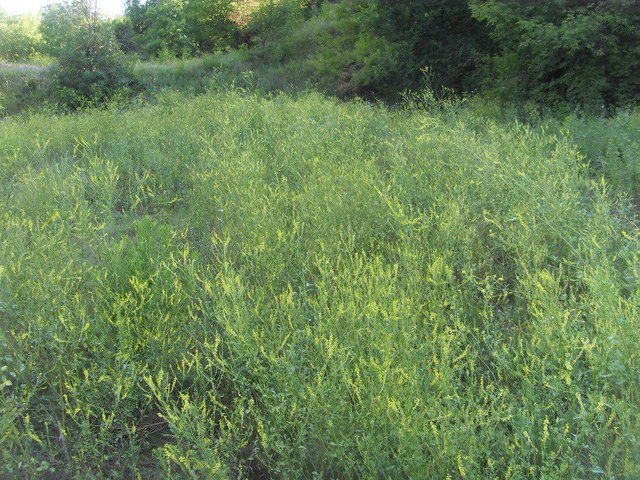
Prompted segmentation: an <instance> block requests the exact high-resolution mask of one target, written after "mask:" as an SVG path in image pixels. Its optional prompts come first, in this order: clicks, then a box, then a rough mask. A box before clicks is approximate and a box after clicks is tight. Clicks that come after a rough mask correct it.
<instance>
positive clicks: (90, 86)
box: [41, 0, 134, 110]
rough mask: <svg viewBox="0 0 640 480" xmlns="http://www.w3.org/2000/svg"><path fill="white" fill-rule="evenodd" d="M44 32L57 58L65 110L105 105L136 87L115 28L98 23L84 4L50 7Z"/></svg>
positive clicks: (76, 0) (58, 90) (56, 77)
mask: <svg viewBox="0 0 640 480" xmlns="http://www.w3.org/2000/svg"><path fill="white" fill-rule="evenodd" d="M41 30H42V32H43V36H44V38H45V40H46V42H47V45H49V51H50V52H51V53H52V54H55V55H56V57H57V64H56V67H55V69H54V70H53V72H52V77H53V88H54V95H55V97H56V100H57V103H58V104H59V105H60V106H61V107H62V108H63V109H70V110H74V109H77V108H81V107H85V106H91V105H100V104H104V103H105V102H107V101H109V100H111V99H112V98H113V97H114V96H116V95H122V94H123V93H124V94H126V92H127V91H129V90H131V89H132V88H133V87H134V84H133V80H132V76H131V72H130V68H129V66H128V65H127V62H126V61H125V58H124V55H123V53H122V51H121V50H120V48H119V45H118V42H117V40H116V37H115V33H114V28H113V24H111V23H109V22H107V21H104V20H101V19H99V18H98V17H97V15H96V13H95V12H92V11H91V5H90V4H89V3H87V2H86V1H85V0H71V1H68V2H66V3H59V4H53V5H51V6H50V7H48V9H47V10H46V11H45V13H44V14H43V19H42V23H41ZM62 37H64V40H62ZM53 45H55V47H53Z"/></svg>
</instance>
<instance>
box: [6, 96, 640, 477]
mask: <svg viewBox="0 0 640 480" xmlns="http://www.w3.org/2000/svg"><path fill="white" fill-rule="evenodd" d="M621 115H627V117H624V116H623V117H615V118H613V119H610V120H602V121H601V122H602V124H601V125H600V130H599V131H602V129H603V128H605V129H606V130H607V131H608V132H609V134H608V136H605V135H600V136H599V137H598V138H595V137H596V135H593V134H592V133H590V132H592V131H595V130H590V129H591V128H592V129H595V128H596V127H595V126H594V125H595V123H594V122H591V123H589V124H588V125H586V124H582V123H581V122H582V120H581V119H578V118H575V119H573V120H569V121H570V122H573V123H574V124H575V125H576V128H575V129H573V130H571V132H570V134H568V133H567V132H566V131H565V130H564V128H565V127H566V125H562V126H559V127H558V128H557V129H556V130H557V132H558V133H557V134H552V133H551V131H552V130H553V129H552V128H551V127H545V128H542V127H541V128H532V127H525V126H522V125H520V124H517V123H512V124H510V125H500V124H497V123H492V122H488V121H487V120H486V118H484V117H483V116H481V115H478V114H476V113H473V110H471V109H456V108H445V109H441V111H436V110H434V111H432V112H425V111H422V110H418V109H399V110H396V111H390V110H388V109H385V108H383V107H375V106H371V105H369V104H366V103H362V102H351V103H347V104H345V103H339V102H337V101H335V100H329V99H326V98H324V97H322V96H320V95H318V94H301V95H299V96H297V97H296V98H293V97H290V96H287V95H279V96H277V97H270V96H264V95H257V94H252V93H247V92H245V91H232V90H229V91H219V92H210V93H208V94H205V95H201V96H198V97H187V96H184V95H181V94H176V93H165V94H162V95H160V96H159V97H158V99H157V104H156V105H153V106H145V107H141V108H134V109H130V110H129V111H125V112H122V111H119V110H117V109H115V108H112V109H107V110H102V111H88V112H85V113H80V114H76V115H73V116H51V115H44V114H40V115H33V116H31V117H29V118H26V119H15V120H8V121H4V122H2V123H0V158H1V159H2V160H1V162H0V217H1V219H0V322H1V325H2V332H3V337H4V338H3V339H2V350H3V351H2V355H1V363H2V365H0V366H1V367H2V368H1V374H0V375H2V378H1V397H0V398H1V404H0V405H1V406H0V409H1V415H0V419H1V420H0V439H2V440H1V441H2V448H1V449H0V452H1V453H0V455H1V456H2V464H1V468H2V471H1V473H0V476H3V477H36V476H37V477H51V478H54V477H55V478H60V477H63V476H77V477H81V478H92V477H94V478H109V477H110V478H123V477H124V478H136V477H138V476H141V477H143V478H147V477H149V476H150V475H153V474H155V475H161V476H166V477H174V478H177V477H184V478H238V477H249V478H268V477H274V478H532V479H533V478H610V479H613V478H634V476H637V475H640V468H639V463H638V462H639V458H638V452H639V444H638V442H639V440H638V439H639V434H640V432H639V431H638V407H639V399H638V391H640V390H639V387H640V385H639V382H638V379H639V378H640V371H639V368H638V348H637V345H638V342H639V340H640V338H639V328H638V327H639V325H638V319H639V318H640V269H639V265H640V263H639V256H640V238H639V231H638V228H637V226H636V224H635V223H634V220H633V209H632V206H631V203H630V202H629V201H628V199H629V195H630V194H631V195H633V194H637V188H638V187H637V185H638V183H637V181H636V180H632V179H631V178H630V177H629V175H626V176H625V178H622V179H619V180H616V179H615V177H614V178H612V179H610V180H609V181H605V180H603V179H601V173H603V172H604V173H607V172H608V171H609V170H610V171H609V173H611V172H613V174H615V172H616V169H615V168H613V167H612V165H613V164H612V163H611V162H627V163H626V164H625V165H627V164H628V165H631V166H630V167H628V168H631V169H635V170H633V171H634V172H635V175H637V172H638V163H637V162H638V160H637V159H638V157H637V155H636V154H633V153H632V152H633V150H632V149H633V148H635V149H636V150H635V151H636V152H637V143H634V140H633V139H632V138H631V137H629V138H627V137H625V135H626V134H625V133H624V132H622V131H620V129H619V126H620V125H621V124H622V123H624V124H625V125H626V124H628V122H630V121H632V122H636V124H637V114H635V113H633V112H628V113H622V114H621ZM616 122H621V123H620V124H617V123H616ZM603 126H604V127H603ZM576 132H578V133H576ZM581 136H582V137H583V138H582V140H580V139H579V138H578V137H581ZM578 140H580V142H581V144H580V145H581V147H580V148H582V149H583V151H584V152H586V153H588V154H589V155H593V157H592V158H597V159H599V160H598V162H599V163H598V164H597V165H595V166H594V165H592V167H593V168H591V169H590V168H589V166H588V165H587V161H586V160H585V157H584V156H583V155H582V153H580V151H579V148H578V147H577V146H576V145H575V144H574V143H573V142H574V141H578ZM598 142H599V143H598ZM625 142H626V143H625ZM611 145H616V147H615V148H614V147H612V146H611ZM610 146H611V147H610ZM618 151H622V152H628V153H625V154H624V155H627V156H626V157H625V156H624V155H623V156H622V157H621V156H620V155H618V154H617V153H616V152H618ZM633 162H635V163H633ZM592 163H594V162H593V161H592ZM595 167H597V168H596V169H595V170H594V168H595ZM609 167H611V168H609ZM608 169H609V170H608ZM628 171H631V170H628ZM636 178H637V177H636ZM612 185H613V186H612ZM616 192H620V193H624V192H627V197H626V200H625V198H620V197H618V196H617V193H616Z"/></svg>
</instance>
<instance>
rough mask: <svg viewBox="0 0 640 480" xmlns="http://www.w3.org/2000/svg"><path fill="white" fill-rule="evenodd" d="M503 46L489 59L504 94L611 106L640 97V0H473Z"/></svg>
mask: <svg viewBox="0 0 640 480" xmlns="http://www.w3.org/2000/svg"><path fill="white" fill-rule="evenodd" d="M471 9H472V12H473V15H474V17H475V18H477V19H478V20H480V21H482V22H484V23H485V24H486V25H487V26H488V27H489V28H490V35H491V37H492V38H493V40H494V41H495V42H496V44H497V46H498V48H499V52H498V53H497V54H496V55H494V56H492V57H491V58H490V60H489V62H488V66H489V68H490V72H489V75H490V77H492V78H493V79H494V82H495V87H494V88H493V90H494V91H495V92H497V93H498V95H499V96H500V97H502V98H504V99H508V100H510V101H511V100H516V101H534V102H537V103H540V104H545V105H547V106H554V107H555V106H557V105H558V104H562V103H564V104H566V105H572V106H577V107H578V108H579V109H581V110H586V111H602V109H611V108H613V107H615V106H616V105H622V104H625V103H627V102H630V101H634V100H635V101H637V100H638V99H639V95H640V86H639V85H640V83H639V82H638V78H639V76H640V4H638V2H636V1H634V0H602V1H600V2H593V1H585V0H567V1H559V0H557V1H549V2H525V1H521V0H493V1H490V2H489V1H479V0H473V1H472V2H471Z"/></svg>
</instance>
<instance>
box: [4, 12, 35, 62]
mask: <svg viewBox="0 0 640 480" xmlns="http://www.w3.org/2000/svg"><path fill="white" fill-rule="evenodd" d="M41 42H42V36H41V35H40V32H39V31H38V19H37V18H36V17H34V16H32V15H23V16H16V17H12V16H9V15H6V14H5V13H4V12H2V11H0V58H2V59H5V60H9V61H24V60H27V59H28V58H29V57H31V56H32V55H33V54H34V53H36V52H37V51H38V49H39V48H40V46H41Z"/></svg>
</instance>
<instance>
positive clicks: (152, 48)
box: [127, 0, 237, 58]
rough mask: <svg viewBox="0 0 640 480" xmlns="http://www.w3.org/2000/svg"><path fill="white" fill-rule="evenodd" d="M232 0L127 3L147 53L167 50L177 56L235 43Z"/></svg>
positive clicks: (129, 13) (131, 18)
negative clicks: (231, 16) (231, 17)
mask: <svg viewBox="0 0 640 480" xmlns="http://www.w3.org/2000/svg"><path fill="white" fill-rule="evenodd" d="M232 8H233V2H231V0H158V1H153V2H146V3H144V4H141V3H140V2H139V1H137V0H131V1H129V2H127V17H128V18H129V19H130V20H131V24H132V28H133V30H134V31H135V32H136V33H137V34H138V35H139V36H140V41H141V43H143V44H144V48H145V50H146V53H148V54H151V55H159V54H160V53H161V52H162V51H163V50H166V51H168V52H170V53H171V55H172V56H173V57H174V58H175V57H188V56H190V55H193V54H195V53H202V52H208V51H212V50H213V49H215V48H222V47H225V46H228V45H230V44H232V43H233V41H234V38H235V35H236V33H237V32H236V25H235V24H234V23H233V22H232V21H231V19H230V14H231V12H232Z"/></svg>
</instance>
